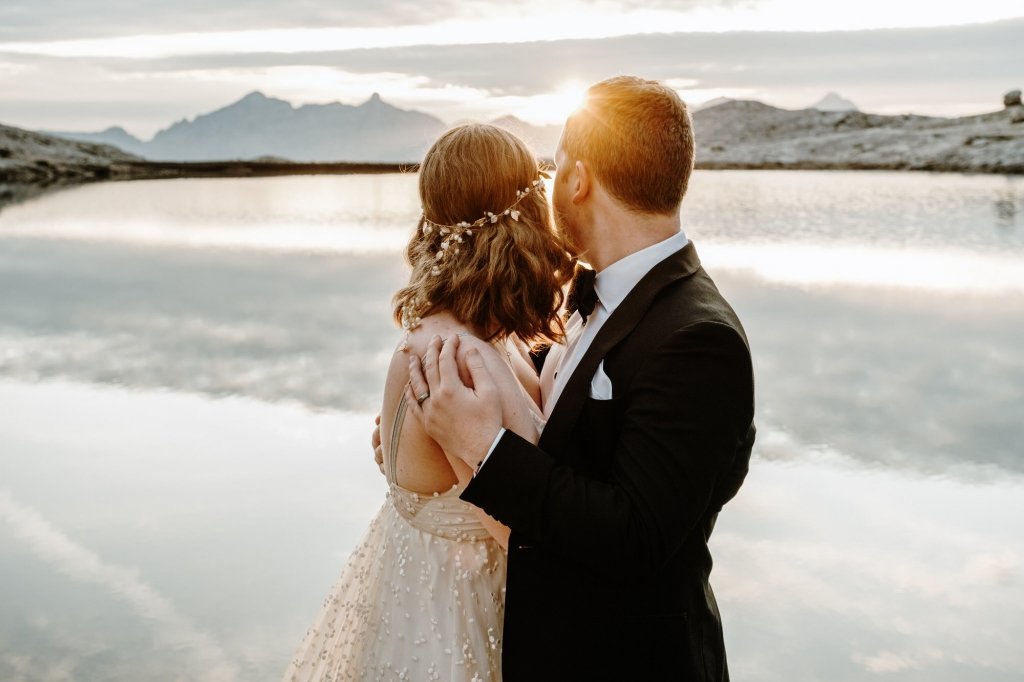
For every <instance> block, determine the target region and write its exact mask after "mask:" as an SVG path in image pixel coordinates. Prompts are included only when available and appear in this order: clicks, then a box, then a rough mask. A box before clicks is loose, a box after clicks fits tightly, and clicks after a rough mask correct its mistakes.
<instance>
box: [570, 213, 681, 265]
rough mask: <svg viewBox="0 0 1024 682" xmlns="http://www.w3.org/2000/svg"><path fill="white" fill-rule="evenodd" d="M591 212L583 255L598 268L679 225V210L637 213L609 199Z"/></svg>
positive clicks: (663, 237) (660, 238) (668, 234)
mask: <svg viewBox="0 0 1024 682" xmlns="http://www.w3.org/2000/svg"><path fill="white" fill-rule="evenodd" d="M599 208H600V210H596V211H595V212H594V213H593V219H592V222H591V225H590V230H589V233H590V234H589V236H590V237H591V239H590V242H591V243H590V244H589V245H588V246H589V248H588V249H587V254H586V258H584V259H583V260H585V261H587V262H588V263H590V265H591V267H593V268H594V269H595V270H596V271H598V272H600V271H601V270H604V269H605V268H606V267H608V266H609V265H611V264H612V263H614V262H616V261H618V260H621V259H623V258H625V257H626V256H629V255H631V254H634V253H636V252H637V251H641V250H643V249H646V248H647V247H648V246H653V245H654V244H657V243H658V242H661V241H665V240H666V239H668V238H669V237H671V236H672V235H674V234H677V233H678V232H679V230H680V229H681V227H682V226H681V222H680V218H679V211H676V212H674V213H672V214H661V213H640V212H638V211H631V210H628V209H626V208H624V207H623V206H622V205H621V204H618V202H608V203H607V204H606V205H605V206H601V207H599Z"/></svg>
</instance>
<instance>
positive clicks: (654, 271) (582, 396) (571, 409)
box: [539, 242, 700, 457]
mask: <svg viewBox="0 0 1024 682" xmlns="http://www.w3.org/2000/svg"><path fill="white" fill-rule="evenodd" d="M699 267H700V259H699V258H698V257H697V250H696V249H695V248H694V246H693V242H689V243H687V244H686V246H684V247H683V248H682V249H680V250H679V251H676V252H675V253H673V254H672V255H671V256H669V257H668V258H666V259H665V260H663V261H661V262H660V263H658V264H657V265H655V266H654V267H653V268H651V270H650V272H648V273H647V274H646V275H644V277H643V278H642V279H641V280H640V281H639V282H637V284H636V286H635V287H633V289H632V290H631V291H630V292H629V294H628V295H627V296H626V298H625V299H623V301H622V303H620V304H619V307H617V308H616V309H615V312H613V313H612V314H611V316H609V318H608V319H607V320H606V321H605V323H604V325H602V326H601V330H600V331H599V332H598V333H597V336H596V337H594V340H593V342H592V343H591V344H590V347H589V348H588V349H587V351H586V353H585V354H584V355H583V358H582V359H581V360H580V362H579V364H578V365H577V366H576V369H575V370H574V371H573V373H572V376H571V377H569V381H568V382H566V385H565V388H564V389H562V393H561V395H560V396H559V397H558V402H556V403H555V408H554V410H552V412H551V417H550V419H548V423H547V425H546V426H545V427H544V431H543V433H542V434H541V439H540V444H539V446H540V448H541V449H542V450H544V451H545V452H548V453H550V454H552V455H554V456H556V457H558V456H559V455H558V453H560V452H562V451H563V450H564V448H565V446H566V445H567V444H568V442H569V440H570V438H571V437H572V432H573V427H575V425H576V421H577V419H578V418H579V415H580V411H581V410H582V409H583V404H584V402H585V401H586V399H587V396H589V395H590V380H591V378H592V377H593V376H594V372H596V371H597V367H598V365H600V364H601V360H602V359H604V356H605V355H607V354H608V351H610V350H611V349H612V348H614V347H615V345H616V344H618V343H619V342H620V341H621V340H622V339H623V338H625V337H626V336H627V335H628V334H629V333H630V332H631V331H633V329H634V328H635V327H636V325H637V324H638V323H639V322H640V320H641V319H642V318H643V316H644V314H645V313H646V312H647V309H648V308H650V306H651V303H652V302H653V301H654V297H655V296H657V294H658V292H659V291H661V290H662V289H664V288H665V287H666V286H668V285H669V284H671V283H672V282H674V281H676V280H678V279H682V278H683V277H689V276H690V275H692V274H693V273H695V272H696V271H697V269H698V268H699Z"/></svg>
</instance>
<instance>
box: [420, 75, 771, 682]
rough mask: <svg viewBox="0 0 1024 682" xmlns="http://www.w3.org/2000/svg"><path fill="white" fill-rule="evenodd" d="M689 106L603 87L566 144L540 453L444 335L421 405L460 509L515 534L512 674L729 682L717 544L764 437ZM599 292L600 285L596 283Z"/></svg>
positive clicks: (624, 84)
mask: <svg viewBox="0 0 1024 682" xmlns="http://www.w3.org/2000/svg"><path fill="white" fill-rule="evenodd" d="M693 148H694V144H693V130H692V125H691V122H690V116H689V114H688V112H687V110H686V106H685V105H684V104H683V102H682V101H681V100H680V99H679V96H678V95H677V94H676V93H675V91H673V90H672V89H670V88H668V87H665V86H663V85H661V84H659V83H657V82H654V81H646V80H642V79H639V78H635V77H616V78H611V79H609V80H605V81H602V82H600V83H597V84H596V85H594V86H592V87H591V88H590V90H589V91H588V97H587V100H586V103H585V105H584V106H582V107H581V108H580V109H579V110H578V111H577V112H575V113H574V114H572V116H570V118H569V119H568V121H566V124H565V129H564V131H563V133H562V138H561V140H560V141H559V144H558V150H557V153H556V157H555V159H556V163H557V166H558V171H557V175H556V177H555V180H554V190H553V197H552V201H553V206H554V211H555V216H556V222H557V225H558V227H559V229H560V230H561V231H562V232H563V233H564V235H565V237H566V239H567V240H568V243H569V244H570V247H571V248H572V249H573V250H574V251H575V253H576V254H577V255H578V256H579V258H580V260H582V261H584V262H586V263H589V264H590V265H591V266H593V272H596V279H595V278H593V272H589V271H587V272H585V273H584V275H583V277H581V278H579V279H578V281H576V282H574V291H573V292H572V293H573V295H572V296H571V297H570V298H574V299H575V303H576V306H577V309H576V311H575V312H574V313H573V315H572V317H571V318H570V319H569V322H568V327H567V339H566V343H565V345H560V346H556V347H554V348H553V349H552V350H551V352H550V353H549V354H548V357H547V358H546V360H545V362H544V365H543V368H542V372H541V385H542V393H543V399H544V407H545V416H546V417H547V425H546V426H545V428H544V430H543V435H542V436H541V437H540V439H539V442H533V441H534V440H536V439H531V440H527V439H525V438H523V437H521V436H520V435H518V434H516V433H513V432H511V431H506V430H504V429H502V426H501V407H500V405H499V402H498V391H497V389H496V387H495V385H494V382H493V380H492V379H491V377H490V375H489V374H488V373H487V370H486V369H485V368H484V365H483V362H482V358H481V357H480V356H479V354H478V353H476V352H475V351H470V352H469V353H468V354H467V355H466V357H465V363H466V366H467V368H468V370H469V372H470V374H471V376H472V379H473V389H470V388H467V387H466V386H464V385H463V383H462V382H461V381H460V380H459V379H458V372H457V369H456V362H457V361H456V353H457V350H458V348H457V347H458V339H457V337H453V338H452V339H450V340H448V341H445V342H444V343H443V344H442V343H441V340H440V339H437V338H435V339H434V341H433V342H432V343H431V345H430V347H429V349H428V351H427V353H426V355H425V356H424V358H423V371H422V372H421V371H420V369H419V364H418V363H415V362H414V363H411V375H412V377H411V382H410V390H411V392H412V395H413V396H414V397H417V396H418V397H422V396H424V395H426V394H427V393H429V395H430V397H429V398H427V399H426V400H424V401H422V405H421V406H420V407H416V402H415V400H411V401H410V403H411V409H412V411H413V412H414V413H415V414H417V415H418V416H420V418H421V419H422V420H423V423H424V425H425V427H426V430H427V432H428V433H429V435H430V436H431V437H432V438H434V439H435V440H436V441H437V442H438V443H439V444H440V445H441V446H442V447H443V448H444V450H445V451H446V452H448V453H451V454H455V455H457V456H458V457H460V458H461V459H463V460H464V461H465V462H466V463H467V464H468V465H469V466H470V467H472V469H473V470H474V471H476V474H475V476H474V478H473V480H472V482H471V483H470V484H469V486H468V487H467V488H466V489H465V491H464V492H463V493H462V499H464V500H467V501H469V502H471V503H473V504H475V505H477V506H478V507H481V508H482V509H483V510H484V511H486V512H487V513H488V514H490V515H491V516H493V517H494V518H496V519H498V520H499V521H501V522H502V523H504V524H505V525H507V526H509V527H510V528H511V529H512V535H511V539H510V542H509V555H508V583H507V592H506V611H505V630H504V642H503V658H502V668H503V673H504V678H505V679H506V680H509V681H512V682H516V681H518V680H548V679H551V680H555V679H557V680H599V679H600V680H604V679H614V680H664V679H674V680H727V679H728V676H729V674H728V668H727V666H726V660H725V647H724V643H723V638H722V625H721V620H720V618H719V614H718V607H717V605H716V603H715V597H714V594H713V593H712V591H711V587H710V585H709V583H708V578H709V574H710V572H711V563H712V562H711V554H710V553H709V551H708V538H709V537H710V536H711V531H712V529H713V528H714V525H715V519H716V518H717V516H718V512H719V510H721V508H722V505H724V504H725V503H726V502H727V501H729V500H730V499H731V498H732V497H733V496H734V495H735V494H736V492H737V490H739V487H740V485H741V483H742V482H743V478H744V476H745V474H746V472H747V465H748V461H749V458H750V450H751V446H752V445H753V442H754V425H753V416H754V386H753V374H752V369H751V360H750V351H749V348H748V346H747V340H746V337H745V335H744V332H743V328H742V326H741V325H740V322H739V320H738V319H737V317H736V314H735V313H734V312H733V310H732V308H731V307H730V306H729V304H728V303H726V301H725V299H723V298H722V296H721V294H720V293H719V292H718V290H717V289H716V288H715V285H714V283H713V282H712V281H711V278H710V277H709V276H708V274H707V273H706V272H705V271H704V269H703V268H702V267H701V264H700V260H699V259H698V257H697V252H696V250H695V248H694V246H693V243H692V242H689V241H688V240H687V238H686V236H685V235H684V234H683V232H682V230H681V226H680V217H679V208H680V204H681V202H682V199H683V195H684V194H685V192H686V186H687V181H688V180H689V177H690V172H691V170H692V168H693ZM588 280H589V281H588Z"/></svg>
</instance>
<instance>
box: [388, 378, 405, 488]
mask: <svg viewBox="0 0 1024 682" xmlns="http://www.w3.org/2000/svg"><path fill="white" fill-rule="evenodd" d="M406 407H407V406H406V400H405V391H402V397H401V399H399V401H398V409H397V410H396V411H395V424H394V426H392V427H391V447H390V448H388V472H389V477H390V478H391V482H392V483H394V484H395V485H397V484H398V480H397V478H396V477H395V472H396V471H397V469H396V468H395V467H397V466H398V441H399V440H400V439H401V437H402V425H403V424H404V423H405V411H406Z"/></svg>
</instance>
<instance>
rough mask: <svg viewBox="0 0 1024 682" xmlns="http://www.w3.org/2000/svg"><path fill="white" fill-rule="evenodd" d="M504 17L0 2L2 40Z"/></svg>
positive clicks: (267, 3)
mask: <svg viewBox="0 0 1024 682" xmlns="http://www.w3.org/2000/svg"><path fill="white" fill-rule="evenodd" d="M756 4H759V3H758V2H753V1H751V0H655V2H653V3H652V2H646V1H641V0H622V1H620V2H614V1H611V2H610V1H609V0H573V1H571V2H557V3H551V2H537V1H536V0H535V1H534V2H527V3H525V4H524V3H517V6H516V7H515V14H519V15H521V14H524V13H531V12H532V13H535V14H537V15H538V16H539V17H541V18H542V17H543V12H544V11H545V10H548V11H550V10H551V9H553V8H555V7H567V8H570V9H574V10H577V11H586V10H587V9H605V10H609V9H610V10H612V11H633V10H646V9H658V10H671V11H681V12H682V11H690V10H693V9H695V8H701V7H734V6H738V5H746V6H753V5H756ZM502 13H505V14H507V13H509V6H508V4H507V3H502V2H499V1H498V0H435V1H433V2H430V3H421V2H411V1H410V0H377V1H375V2H360V1H359V0H338V1H335V2H322V0H293V1H292V2H288V3H282V2H277V1H276V0H246V2H218V3H210V2H206V1H205V0H179V2H175V3H166V2H160V1H158V0H102V1H94V2H88V3H83V2H81V1H80V0H50V1H48V2H45V3H40V2H35V1H33V0H5V1H4V2H3V3H2V4H0V41H25V40H55V39H78V38H97V37H109V36H123V35H140V34H147V33H148V34H166V33H174V32H191V31H195V32H206V31H240V30H250V29H280V28H302V27H313V26H344V27H350V28H351V27H387V26H416V25H423V24H430V23H434V22H437V21H438V20H439V19H452V18H480V17H487V16H489V15H495V14H502Z"/></svg>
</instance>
